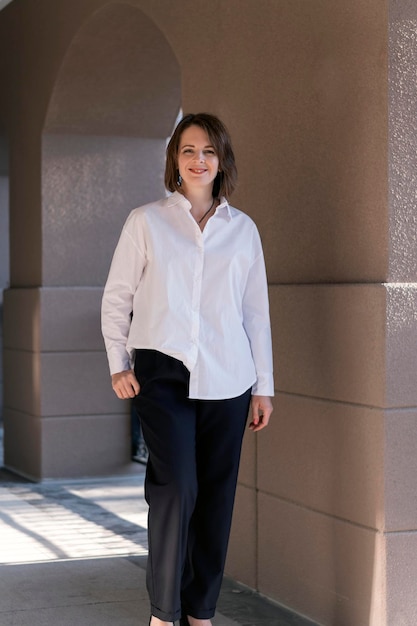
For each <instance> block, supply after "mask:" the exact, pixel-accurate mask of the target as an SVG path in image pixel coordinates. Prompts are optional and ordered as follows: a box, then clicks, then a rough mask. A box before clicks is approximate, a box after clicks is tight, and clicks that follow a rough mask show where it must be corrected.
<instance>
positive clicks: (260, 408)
mask: <svg viewBox="0 0 417 626" xmlns="http://www.w3.org/2000/svg"><path fill="white" fill-rule="evenodd" d="M272 411H273V406H272V402H271V398H270V397H269V396H252V400H251V412H252V421H251V423H250V424H249V428H250V430H253V432H256V431H258V430H262V428H265V426H268V422H269V418H270V416H271V413H272Z"/></svg>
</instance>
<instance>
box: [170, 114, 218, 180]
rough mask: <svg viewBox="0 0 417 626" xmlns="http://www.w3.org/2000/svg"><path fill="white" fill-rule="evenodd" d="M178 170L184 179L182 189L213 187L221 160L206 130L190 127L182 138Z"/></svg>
mask: <svg viewBox="0 0 417 626" xmlns="http://www.w3.org/2000/svg"><path fill="white" fill-rule="evenodd" d="M178 170H179V173H180V175H181V178H182V183H181V187H182V188H183V189H184V191H185V192H187V189H191V188H193V187H194V188H195V187H211V188H212V187H213V182H214V179H215V178H216V176H217V172H218V171H219V158H218V156H217V154H216V151H215V148H214V146H213V145H212V144H211V143H210V139H209V137H208V135H207V133H206V131H205V130H203V129H202V128H200V126H189V127H188V128H186V129H185V130H184V132H183V133H182V135H181V137H180V142H179V148H178Z"/></svg>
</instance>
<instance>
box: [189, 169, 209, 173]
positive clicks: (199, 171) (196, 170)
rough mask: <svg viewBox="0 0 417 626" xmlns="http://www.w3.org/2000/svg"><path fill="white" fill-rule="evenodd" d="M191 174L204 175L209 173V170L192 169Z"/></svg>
mask: <svg viewBox="0 0 417 626" xmlns="http://www.w3.org/2000/svg"><path fill="white" fill-rule="evenodd" d="M190 172H192V173H193V174H204V172H207V170H204V169H194V168H190Z"/></svg>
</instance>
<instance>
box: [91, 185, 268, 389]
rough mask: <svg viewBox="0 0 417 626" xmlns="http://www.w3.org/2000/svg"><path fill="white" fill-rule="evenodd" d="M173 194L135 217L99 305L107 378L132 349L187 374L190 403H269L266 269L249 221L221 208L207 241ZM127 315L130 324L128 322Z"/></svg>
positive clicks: (129, 359) (124, 365)
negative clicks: (149, 352) (155, 353)
mask: <svg viewBox="0 0 417 626" xmlns="http://www.w3.org/2000/svg"><path fill="white" fill-rule="evenodd" d="M190 209H191V204H190V202H189V201H188V200H187V199H186V198H185V197H184V196H183V195H182V194H180V193H178V192H175V193H173V194H172V195H171V196H169V197H168V198H164V199H163V200H160V201H159V202H154V203H152V204H147V205H145V206H142V207H139V208H138V209H134V210H133V211H132V212H131V213H130V215H129V217H128V219H127V221H126V223H125V225H124V228H123V231H122V234H121V236H120V239H119V243H118V245H117V247H116V251H115V253H114V257H113V261H112V264H111V268H110V273H109V277H108V280H107V283H106V286H105V290H104V295H103V303H102V331H103V336H104V339H105V344H106V350H107V355H108V360H109V365H110V372H111V374H115V373H117V372H121V371H123V370H127V369H130V368H131V367H132V364H133V360H134V353H135V348H148V349H153V350H159V351H160V352H163V353H165V354H168V355H170V356H172V357H175V358H176V359H179V360H181V361H182V362H183V363H184V365H185V366H186V367H187V369H188V370H189V371H190V385H189V397H190V398H194V399H201V400H203V399H206V400H210V399H212V400H216V399H225V398H234V397H236V396H239V395H241V394H242V393H244V391H246V390H247V389H249V388H250V387H252V394H257V395H265V396H273V395H274V384H273V376H272V348H271V330H270V321H269V306H268V291H267V280H266V273H265V263H264V258H263V252H262V246H261V241H260V237H259V233H258V230H257V228H256V226H255V224H254V222H253V221H252V220H251V218H250V217H249V216H248V215H246V214H245V213H242V212H241V211H239V210H238V209H235V208H234V207H232V206H230V205H229V204H228V202H227V201H226V200H225V199H222V201H221V203H220V205H219V206H218V207H217V209H216V212H215V214H214V215H213V216H212V217H211V218H210V219H209V220H208V222H207V224H206V226H205V228H204V230H203V232H201V230H200V227H199V226H198V224H197V223H196V221H195V220H194V218H193V217H192V215H191V213H190ZM132 312H133V317H132V316H131V313H132Z"/></svg>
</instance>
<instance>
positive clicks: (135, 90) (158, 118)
mask: <svg viewBox="0 0 417 626" xmlns="http://www.w3.org/2000/svg"><path fill="white" fill-rule="evenodd" d="M180 94H181V84H180V70H179V66H178V62H177V60H176V58H175V55H174V54H173V51H172V49H171V48H170V46H169V44H168V42H167V41H166V39H165V37H164V36H163V34H162V33H161V31H160V30H159V29H158V28H157V27H156V26H155V24H154V23H153V22H152V21H151V20H150V19H149V18H148V17H147V16H146V15H145V14H144V13H142V11H140V10H139V9H137V8H135V7H134V6H132V5H131V4H127V3H124V2H108V3H107V4H105V5H104V6H103V7H102V8H101V9H99V10H97V11H96V12H94V13H93V14H92V15H91V16H90V18H89V19H88V20H87V21H86V22H84V24H83V25H82V26H81V27H80V28H79V30H78V31H77V32H76V34H75V36H74V37H73V39H72V41H71V44H70V46H69V48H68V50H67V51H66V54H65V56H64V58H63V61H62V63H61V66H60V69H59V71H58V74H57V77H56V80H55V84H54V87H53V90H52V93H51V97H50V100H49V105H48V109H47V113H46V116H45V120H44V124H43V131H42V163H41V175H42V181H41V193H42V254H41V258H42V280H41V286H40V287H39V288H38V287H33V288H28V289H10V290H8V297H7V307H8V311H9V313H8V319H11V318H12V317H13V311H15V310H19V311H22V310H23V311H24V315H23V317H24V318H25V319H24V321H22V326H23V327H24V328H27V327H28V326H31V327H33V332H32V335H31V347H30V349H29V350H28V342H26V343H25V345H24V346H23V347H22V345H21V344H22V342H21V340H20V339H19V337H20V336H21V335H22V333H21V332H19V328H16V323H13V328H14V331H13V336H14V339H13V341H14V342H15V345H12V340H11V341H10V343H11V345H10V346H9V347H8V363H9V365H8V367H9V368H12V367H13V366H14V364H15V363H22V354H23V356H24V364H23V366H22V367H23V368H24V369H25V372H24V375H25V379H26V380H27V381H28V384H29V388H28V389H27V390H26V394H25V396H24V397H22V394H19V393H17V392H16V393H15V392H14V389H12V390H11V392H10V393H9V396H10V397H9V399H8V410H7V418H5V441H6V445H5V466H6V467H7V468H9V469H11V470H13V471H15V472H18V473H19V474H22V475H25V476H28V477H30V478H34V479H35V480H39V479H43V478H49V477H75V476H94V475H104V474H107V475H109V474H112V475H115V474H118V473H127V472H130V471H134V470H132V464H131V460H130V454H131V445H130V444H131V442H130V415H129V410H128V407H127V406H126V405H125V404H124V403H120V402H119V401H117V399H116V398H115V397H114V394H113V392H112V390H111V387H110V384H109V373H108V367H107V360H106V356H105V352H104V345H103V340H102V337H101V332H100V302H101V294H102V287H103V284H104V281H105V279H106V276H107V272H108V268H109V265H110V260H111V255H112V252H113V250H114V247H115V244H116V241H117V238H118V236H119V233H120V229H121V226H122V224H123V222H124V220H125V219H126V217H127V215H128V213H129V212H130V210H131V209H133V208H134V207H136V206H138V205H140V204H143V203H144V202H146V201H148V200H151V199H155V198H157V197H160V196H161V195H163V194H164V186H163V168H164V155H165V146H166V138H167V137H168V136H169V135H170V134H171V132H172V129H173V126H174V123H175V120H176V117H177V114H178V111H179V109H180ZM15 331H16V332H15ZM19 342H20V343H19Z"/></svg>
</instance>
